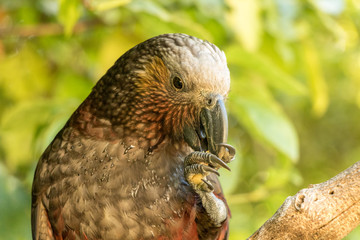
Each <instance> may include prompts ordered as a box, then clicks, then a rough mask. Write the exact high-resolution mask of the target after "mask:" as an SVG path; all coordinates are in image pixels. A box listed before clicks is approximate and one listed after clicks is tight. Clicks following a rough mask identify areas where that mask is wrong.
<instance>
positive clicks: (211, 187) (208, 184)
mask: <svg viewBox="0 0 360 240" xmlns="http://www.w3.org/2000/svg"><path fill="white" fill-rule="evenodd" d="M201 181H203V182H204V183H205V184H206V185H207V186H208V188H209V189H210V191H213V190H214V187H213V185H211V183H209V182H208V181H206V180H205V179H201Z"/></svg>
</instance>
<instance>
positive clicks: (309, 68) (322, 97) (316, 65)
mask: <svg viewBox="0 0 360 240" xmlns="http://www.w3.org/2000/svg"><path fill="white" fill-rule="evenodd" d="M302 43H303V44H302V46H303V51H302V54H303V57H304V65H305V68H306V73H307V77H308V84H309V87H310V90H311V97H312V102H313V112H314V114H315V115H317V116H322V115H323V114H324V113H325V111H326V110H327V107H328V104H329V99H328V90H327V84H326V81H325V79H324V75H323V72H322V69H321V63H320V60H319V56H318V52H317V49H316V48H315V46H314V44H313V42H312V40H310V39H308V38H307V39H305V38H304V39H303V41H302Z"/></svg>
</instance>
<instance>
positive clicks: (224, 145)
mask: <svg viewBox="0 0 360 240" xmlns="http://www.w3.org/2000/svg"><path fill="white" fill-rule="evenodd" d="M217 145H218V146H223V147H226V148H227V149H228V151H229V155H230V156H232V157H233V156H235V153H236V150H235V148H234V147H233V146H231V145H230V144H227V143H218V144H217Z"/></svg>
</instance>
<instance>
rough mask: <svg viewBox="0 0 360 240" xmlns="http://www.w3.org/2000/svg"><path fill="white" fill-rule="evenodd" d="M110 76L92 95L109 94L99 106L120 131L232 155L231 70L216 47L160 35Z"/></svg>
mask: <svg viewBox="0 0 360 240" xmlns="http://www.w3.org/2000/svg"><path fill="white" fill-rule="evenodd" d="M105 76H107V77H105ZM105 76H104V77H103V78H102V79H101V80H100V81H99V82H98V84H97V86H95V88H94V91H93V94H94V95H96V93H97V92H99V91H102V93H99V94H97V95H98V96H103V95H104V94H103V92H106V97H107V100H106V101H107V103H105V104H104V101H100V102H103V104H102V105H101V106H98V105H97V106H94V109H96V110H97V111H101V113H102V114H101V115H102V116H104V114H103V113H104V112H106V113H107V116H108V117H107V118H108V119H109V121H111V123H112V125H113V126H118V127H119V128H121V131H120V132H125V133H126V134H129V133H136V132H137V133H139V136H140V137H141V138H143V139H144V140H147V141H148V142H149V143H150V146H154V145H157V144H158V143H159V142H161V141H162V140H163V139H164V138H165V137H169V138H171V139H173V140H174V141H184V142H186V143H187V144H188V145H189V146H190V147H191V148H192V149H194V150H195V151H209V152H211V153H213V154H216V155H217V156H219V155H220V157H221V155H224V154H227V155H232V156H233V154H234V152H232V151H234V149H233V148H232V147H230V146H229V145H227V144H226V142H227V134H228V120H227V113H226V109H225V105H224V101H225V99H226V97H227V94H228V92H229V88H230V73H229V69H228V67H227V63H226V57H225V54H224V52H222V51H221V50H219V49H218V48H217V47H216V46H215V45H213V44H211V43H209V42H207V41H204V40H200V39H198V38H195V37H191V36H188V35H185V34H164V35H160V36H157V37H154V38H151V39H149V40H147V41H145V42H143V43H140V44H139V45H137V46H135V47H134V48H132V49H130V50H129V51H128V52H127V53H125V54H124V55H123V56H122V57H121V58H119V59H118V61H117V62H116V63H115V65H114V66H113V67H112V68H110V70H109V71H108V73H107V74H106V75H105ZM97 89H99V90H97ZM117 102H119V103H120V102H121V104H118V105H117ZM109 106H112V107H109ZM105 115H106V114H105ZM120 116H121V117H120ZM124 116H126V117H124ZM229 152H230V153H229Z"/></svg>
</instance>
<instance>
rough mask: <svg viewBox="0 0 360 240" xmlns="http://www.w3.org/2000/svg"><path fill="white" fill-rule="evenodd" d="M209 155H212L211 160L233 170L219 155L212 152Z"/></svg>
mask: <svg viewBox="0 0 360 240" xmlns="http://www.w3.org/2000/svg"><path fill="white" fill-rule="evenodd" d="M209 156H210V162H214V163H216V164H218V165H220V166H222V167H223V168H225V169H227V170H229V171H231V169H230V168H229V166H228V165H227V164H226V163H225V162H224V161H223V160H221V159H220V158H218V157H217V156H215V155H213V154H211V155H209Z"/></svg>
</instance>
